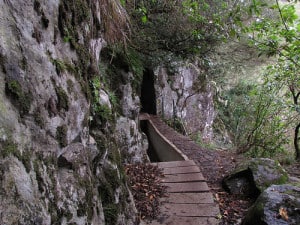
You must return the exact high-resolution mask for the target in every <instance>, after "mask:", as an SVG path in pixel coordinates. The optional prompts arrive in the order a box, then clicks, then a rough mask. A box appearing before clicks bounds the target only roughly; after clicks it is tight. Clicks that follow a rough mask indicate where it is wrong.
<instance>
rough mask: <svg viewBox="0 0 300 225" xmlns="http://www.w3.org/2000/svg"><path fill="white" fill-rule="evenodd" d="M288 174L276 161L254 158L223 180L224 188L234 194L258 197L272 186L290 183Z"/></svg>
mask: <svg viewBox="0 0 300 225" xmlns="http://www.w3.org/2000/svg"><path fill="white" fill-rule="evenodd" d="M288 178H289V177H288V174H287V172H286V171H285V170H284V169H283V168H282V167H281V166H280V164H279V163H278V162H276V161H274V160H271V159H266V158H256V159H255V158H254V159H251V160H250V161H249V162H247V163H245V164H242V165H240V166H238V168H237V169H235V170H234V171H233V172H232V173H231V174H230V175H228V176H227V177H225V178H224V179H223V187H224V188H225V190H228V191H229V192H230V193H233V194H243V195H246V196H252V197H253V196H254V197H255V196H258V194H260V193H261V192H263V191H264V190H265V189H266V188H268V187H269V186H270V185H272V184H284V183H286V182H287V181H288Z"/></svg>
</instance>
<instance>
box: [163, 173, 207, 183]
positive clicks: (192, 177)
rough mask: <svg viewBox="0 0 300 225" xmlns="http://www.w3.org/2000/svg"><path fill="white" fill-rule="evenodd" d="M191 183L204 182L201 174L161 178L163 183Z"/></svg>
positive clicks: (174, 175) (184, 174)
mask: <svg viewBox="0 0 300 225" xmlns="http://www.w3.org/2000/svg"><path fill="white" fill-rule="evenodd" d="M191 181H205V178H204V177H203V175H202V173H182V174H168V175H165V176H164V177H163V178H162V182H163V183H176V182H177V183H183V182H191Z"/></svg>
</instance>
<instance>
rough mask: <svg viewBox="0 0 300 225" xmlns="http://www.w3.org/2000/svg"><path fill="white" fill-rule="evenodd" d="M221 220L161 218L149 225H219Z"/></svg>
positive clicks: (210, 218) (209, 218)
mask: <svg viewBox="0 0 300 225" xmlns="http://www.w3.org/2000/svg"><path fill="white" fill-rule="evenodd" d="M219 223H220V221H219V220H217V219H216V218H213V217H178V216H161V217H159V218H158V219H157V220H154V221H152V222H151V223H147V224H149V225H218V224H219Z"/></svg>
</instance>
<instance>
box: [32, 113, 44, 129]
mask: <svg viewBox="0 0 300 225" xmlns="http://www.w3.org/2000/svg"><path fill="white" fill-rule="evenodd" d="M33 117H34V121H35V123H36V124H37V125H38V126H39V127H41V128H44V127H45V121H44V118H43V116H42V114H41V109H40V108H37V109H36V110H35V111H34V113H33Z"/></svg>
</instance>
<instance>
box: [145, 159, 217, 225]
mask: <svg viewBox="0 0 300 225" xmlns="http://www.w3.org/2000/svg"><path fill="white" fill-rule="evenodd" d="M153 164H154V165H157V166H158V167H159V168H162V169H163V174H164V176H165V177H164V179H163V181H162V182H163V184H164V185H165V186H167V191H168V194H167V197H165V198H164V199H162V205H161V210H160V215H159V216H158V218H157V219H156V220H154V221H152V222H151V223H150V224H151V225H160V224H165V225H167V224H169V225H171V224H180V225H199V224H201V225H208V224H211V225H216V224H218V223H219V222H218V220H217V218H216V217H217V216H218V215H219V213H220V212H219V208H218V206H217V205H216V204H215V203H214V199H213V195H212V194H211V193H210V190H209V187H208V186H207V183H206V182H205V179H204V177H203V175H202V173H201V172H200V169H199V167H198V166H197V165H196V164H195V162H194V161H193V160H187V161H173V162H161V163H153Z"/></svg>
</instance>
